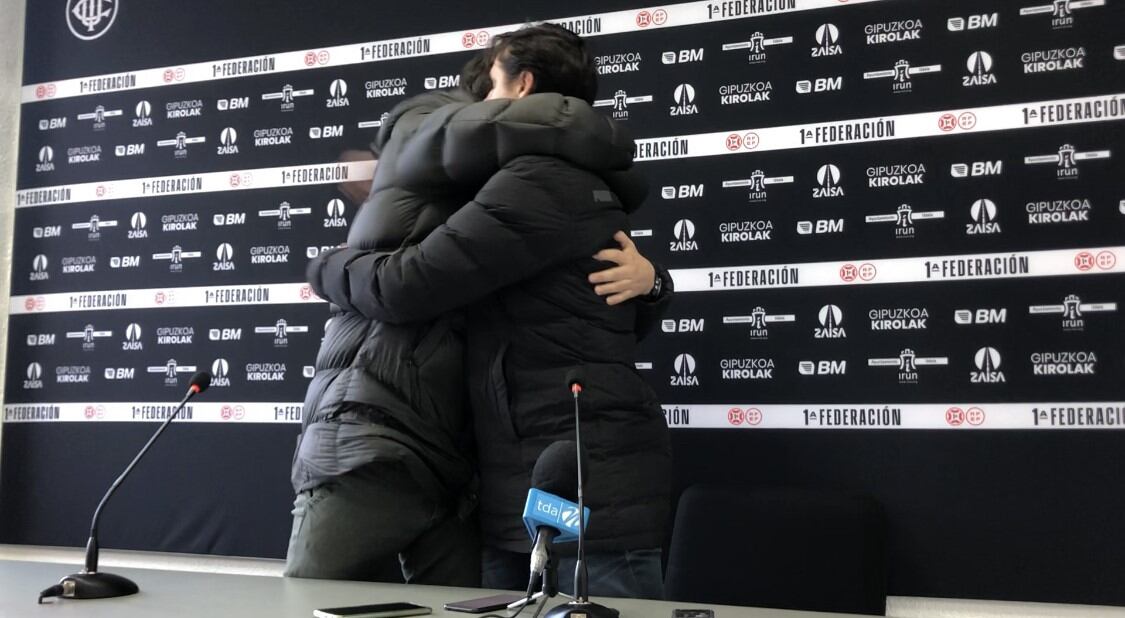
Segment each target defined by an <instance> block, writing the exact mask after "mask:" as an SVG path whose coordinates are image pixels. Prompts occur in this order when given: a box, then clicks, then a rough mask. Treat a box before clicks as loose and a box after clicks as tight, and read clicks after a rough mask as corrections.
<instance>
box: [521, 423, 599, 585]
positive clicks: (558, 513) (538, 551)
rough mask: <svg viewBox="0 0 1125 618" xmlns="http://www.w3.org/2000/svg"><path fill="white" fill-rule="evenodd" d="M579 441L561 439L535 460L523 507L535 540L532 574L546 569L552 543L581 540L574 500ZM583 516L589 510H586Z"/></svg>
mask: <svg viewBox="0 0 1125 618" xmlns="http://www.w3.org/2000/svg"><path fill="white" fill-rule="evenodd" d="M576 448H577V444H576V443H575V442H574V441H573V440H560V441H558V442H554V443H552V444H551V445H550V446H548V447H547V448H546V449H545V450H544V451H543V452H542V453H541V454H540V455H539V459H538V460H536V462H535V468H534V469H532V471H531V489H530V490H528V492H527V502H526V503H525V504H524V509H523V523H524V526H526V527H527V532H528V534H529V535H530V536H531V538H532V539H534V540H535V544H534V545H533V547H532V550H531V575H532V577H535V576H536V575H539V574H541V573H542V572H543V570H544V569H545V568H546V566H547V563H548V560H549V559H550V547H551V545H552V543H567V542H572V541H576V540H578V526H579V518H578V512H579V508H578V505H577V504H575V500H576V499H577V498H576V496H577V494H576V493H575V487H576V485H575V479H577V478H578V474H579V471H578V460H577V459H576V458H575V457H574V451H575V449H576ZM583 514H584V517H583V518H584V519H587V520H588V519H589V518H590V510H589V509H584V510H583Z"/></svg>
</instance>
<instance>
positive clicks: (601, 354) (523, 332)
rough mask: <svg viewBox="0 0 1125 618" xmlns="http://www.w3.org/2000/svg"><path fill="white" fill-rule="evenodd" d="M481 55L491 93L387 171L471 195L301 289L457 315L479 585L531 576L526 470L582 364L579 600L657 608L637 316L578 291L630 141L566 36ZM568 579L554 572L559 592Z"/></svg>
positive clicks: (434, 119)
mask: <svg viewBox="0 0 1125 618" xmlns="http://www.w3.org/2000/svg"><path fill="white" fill-rule="evenodd" d="M492 51H493V56H494V61H495V63H494V65H493V67H492V71H491V76H492V80H493V90H492V92H491V94H490V98H492V99H494V100H489V101H484V102H480V103H475V104H451V105H447V106H445V107H443V108H442V109H440V110H437V111H436V112H434V113H432V114H430V115H429V116H428V117H427V118H426V119H425V121H423V122H422V124H421V126H420V127H419V128H418V130H417V131H415V132H414V134H413V135H412V136H411V138H410V139H409V140H407V143H406V144H405V145H404V147H403V150H402V151H401V155H400V158H399V161H398V164H397V165H398V170H397V171H398V172H399V173H398V180H399V181H400V182H401V183H403V186H405V187H421V186H430V187H433V186H435V185H440V186H446V185H449V186H453V187H474V188H480V189H479V191H478V192H477V193H476V196H475V198H474V199H473V200H472V201H471V202H469V203H468V204H466V205H465V206H463V207H462V208H461V209H460V210H458V211H457V212H456V213H455V214H453V215H452V216H451V217H450V218H449V220H448V221H447V222H446V223H445V224H444V225H441V226H438V227H437V228H436V229H435V230H434V231H433V232H431V233H430V234H429V235H428V236H427V237H426V238H425V240H423V241H422V242H421V243H420V244H418V245H414V246H409V247H404V248H402V249H399V250H397V251H395V252H394V253H391V254H389V255H388V254H385V253H381V252H374V251H367V250H364V249H362V248H360V247H348V248H347V249H341V250H339V251H336V252H333V253H332V254H330V255H329V256H327V257H326V258H325V259H324V263H323V264H322V265H321V268H320V269H319V270H318V271H317V272H310V275H311V276H310V282H311V283H312V284H313V286H314V289H316V290H317V293H318V294H321V295H322V296H324V297H325V298H327V299H329V300H331V301H332V302H334V303H336V304H339V305H340V306H342V307H344V308H346V309H347V310H348V311H354V312H356V313H360V314H362V315H364V316H367V317H370V318H373V319H377V320H380V321H381V322H385V323H392V324H414V323H417V322H419V321H423V322H424V321H426V320H431V319H433V318H435V317H437V316H441V315H444V314H446V313H447V312H449V311H451V310H454V309H458V308H465V309H464V315H465V317H466V337H467V342H466V346H467V347H466V371H467V374H468V380H469V397H470V403H471V406H472V411H473V416H474V427H475V433H476V440H477V459H478V461H479V465H480V476H481V493H480V495H481V502H480V511H481V513H480V518H481V527H482V530H483V534H484V546H485V547H484V551H485V554H484V572H483V575H484V585H485V586H486V587H491V588H507V589H522V588H523V586H524V584H525V582H526V581H527V565H528V562H527V549H528V546H529V543H528V539H527V533H526V531H525V530H524V529H523V526H522V522H521V513H522V509H523V501H524V497H525V496H526V495H527V490H528V488H529V485H530V475H531V470H532V467H533V465H534V463H535V461H536V459H537V457H538V456H539V454H540V453H541V452H542V451H543V450H544V449H545V448H546V447H547V446H548V445H549V444H551V443H552V442H554V441H556V440H562V439H568V438H572V437H573V435H574V417H573V407H572V405H573V403H572V400H571V395H570V392H569V391H568V389H567V388H566V384H565V381H564V377H565V376H566V374H567V373H568V371H569V370H571V369H572V368H575V367H584V368H585V374H586V384H585V390H584V391H583V397H582V405H583V411H582V423H583V427H582V436H583V441H584V445H585V448H586V452H587V455H588V457H589V462H590V466H589V467H590V470H589V482H588V484H587V487H586V495H587V504H588V505H589V506H590V508H591V516H590V525H589V528H588V536H587V539H588V545H587V548H588V552H589V554H588V564H589V567H590V584H591V590H590V593H591V594H594V595H602V596H634V597H650V598H659V597H660V596H661V592H662V584H661V580H662V578H661V575H660V569H661V567H660V550H659V548H660V547H661V545H662V543H663V541H664V537H665V528H666V524H667V519H668V509H669V493H670V484H671V452H670V446H669V439H668V428H667V425H666V423H665V421H664V417H663V414H662V412H661V408H660V405H659V403H658V401H657V399H656V396H655V394H654V392H653V391H652V389H651V388H650V387H649V386H648V385H647V384H646V383H645V381H644V379H643V378H642V377H641V376H640V375H639V374H638V372H637V371H636V369H635V368H634V366H633V363H634V351H635V345H636V341H637V335H638V333H637V328H638V327H637V317H638V310H639V309H643V307H642V306H640V305H638V304H637V303H636V302H629V303H623V302H620V301H623V300H625V299H626V298H628V296H630V295H632V294H633V293H625V292H622V291H621V290H623V289H624V287H622V286H618V285H616V284H609V285H608V287H603V286H605V285H606V284H603V286H599V287H598V288H596V289H595V290H592V289H591V287H590V284H589V281H590V280H591V279H592V278H596V275H592V273H595V272H596V271H598V270H599V269H601V268H602V267H603V266H604V264H603V263H602V262H600V261H599V260H598V259H595V254H596V255H597V256H598V257H603V258H604V257H605V256H607V255H609V254H607V253H605V251H606V250H607V249H609V247H611V246H612V240H611V239H612V237H613V235H614V232H615V231H618V230H623V229H627V225H628V214H629V213H630V212H632V211H633V210H635V209H636V208H637V207H638V206H639V205H640V203H641V201H643V199H644V197H645V185H644V183H643V181H642V180H641V179H640V178H639V177H638V176H637V175H635V174H634V173H633V172H631V171H629V168H630V166H631V165H632V153H633V143H632V140H631V139H630V138H629V137H628V136H627V135H626V134H625V132H624V130H622V128H621V127H620V126H618V125H617V124H615V123H613V122H612V121H610V120H608V119H606V118H605V117H604V116H602V115H600V114H598V113H597V112H595V111H594V110H593V109H592V107H591V106H590V102H591V101H592V100H593V96H594V92H595V90H596V73H595V71H594V67H593V64H592V62H591V61H590V57H589V55H588V54H587V52H586V50H585V47H584V44H583V43H582V41H581V39H579V38H578V37H577V36H576V35H573V33H570V32H569V31H566V30H564V29H562V28H560V27H557V26H552V25H549V24H543V25H540V26H534V27H529V28H525V29H523V30H520V31H516V32H514V33H509V34H507V35H501V36H499V37H496V42H495V44H494V47H493V49H492ZM564 95H577V98H576V97H575V96H564ZM501 97H503V98H501ZM661 281H662V282H663V285H664V286H666V287H667V286H668V285H669V284H670V281H668V280H667V278H666V277H664V278H662V279H661ZM654 283H655V282H654ZM650 287H654V286H645V291H647V289H648V288H650ZM599 294H600V295H609V298H610V301H609V302H607V301H606V300H605V299H603V298H600V297H599ZM569 572H570V573H568V565H567V564H566V563H565V562H564V563H563V565H562V566H561V567H560V570H559V573H560V580H561V581H560V586H563V587H564V589H565V586H566V585H567V582H566V579H567V577H568V576H569V575H570V574H571V573H573V569H569Z"/></svg>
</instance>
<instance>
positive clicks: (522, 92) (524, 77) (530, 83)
mask: <svg viewBox="0 0 1125 618" xmlns="http://www.w3.org/2000/svg"><path fill="white" fill-rule="evenodd" d="M533 92H535V76H534V75H532V74H531V71H522V72H520V76H519V82H518V88H517V90H516V98H523V97H526V96H527V95H529V94H531V93H533Z"/></svg>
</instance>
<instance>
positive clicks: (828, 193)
mask: <svg viewBox="0 0 1125 618" xmlns="http://www.w3.org/2000/svg"><path fill="white" fill-rule="evenodd" d="M498 4H499V3H498ZM518 5H519V6H518V7H516V6H510V7H508V8H502V7H498V6H491V5H487V4H484V5H482V4H479V3H460V2H456V3H453V2H450V3H437V2H432V1H426V0H419V1H415V2H409V3H386V2H383V3H371V2H315V3H309V2H296V1H293V0H284V1H272V2H269V3H252V2H242V3H229V2H219V1H217V0H200V1H197V2H192V3H183V2H168V1H152V0H149V1H146V2H140V1H137V0H114V1H111V0H69V1H67V0H49V1H43V2H34V3H30V6H29V7H28V16H27V24H28V29H27V43H26V65H25V69H24V70H25V74H24V84H25V85H24V87H23V93H22V100H23V102H24V103H23V112H22V125H21V140H20V157H19V186H18V195H17V212H16V223H15V237H14V238H13V239H12V242H13V243H14V245H15V257H14V260H13V272H12V300H11V307H10V314H11V315H10V318H9V321H8V328H9V330H10V336H9V341H10V343H9V347H8V350H7V354H8V362H7V371H8V375H7V383H8V388H7V392H6V394H5V409H4V414H5V416H4V418H5V431H4V436H3V439H4V441H5V442H4V445H3V450H2V453H3V462H2V463H3V466H2V474H3V477H2V486H0V490H2V492H3V494H2V503H3V505H4V507H3V510H2V512H0V541H2V542H8V543H33V544H49V545H81V544H82V543H83V541H84V536H85V523H86V517H87V516H88V514H89V512H90V511H91V510H92V508H93V507H94V505H95V504H96V502H97V499H98V498H99V497H100V494H101V492H102V491H103V490H104V488H105V486H106V485H107V483H108V482H109V481H110V480H111V479H112V478H113V476H114V475H115V474H116V473H117V471H118V470H120V468H121V467H122V466H123V465H124V464H125V463H126V462H127V461H128V460H129V458H131V457H132V455H133V453H134V452H135V450H136V448H137V447H138V446H139V445H140V444H141V443H142V441H143V439H144V438H145V437H146V436H147V435H148V433H149V432H151V431H152V429H153V428H154V423H156V422H157V421H161V420H163V419H164V418H166V416H167V415H168V414H169V413H170V411H171V409H172V402H174V401H175V400H177V399H178V398H179V397H180V395H181V393H182V392H183V390H184V389H185V387H186V383H187V378H188V377H189V376H190V375H191V373H192V372H194V371H196V370H198V369H206V370H209V371H211V372H212V373H213V374H214V376H215V380H214V382H213V388H212V390H211V391H209V392H208V393H206V394H205V396H203V397H201V398H200V399H199V400H198V401H197V402H195V403H193V404H192V405H190V406H189V407H188V409H187V410H186V411H185V412H184V414H183V416H182V420H181V421H179V422H178V423H179V424H178V425H177V426H176V427H175V428H174V429H173V431H171V432H169V433H168V434H167V435H165V436H164V439H163V441H162V442H161V443H160V444H159V445H157V447H156V449H155V450H154V451H153V452H152V453H151V455H150V456H149V459H148V461H146V462H145V465H142V466H141V467H140V468H139V469H138V470H137V472H136V474H135V475H134V476H133V477H132V478H131V479H130V481H129V483H128V484H127V485H126V486H124V487H123V488H122V490H121V492H120V493H119V494H118V498H117V501H116V502H115V503H113V504H111V505H110V506H109V508H108V509H107V511H106V513H105V516H104V517H103V520H102V543H103V545H105V546H109V547H118V548H133V549H155V550H166V551H179V552H201V553H217V554H233V555H259V556H271V557H280V556H282V555H283V554H284V550H285V544H286V539H287V535H288V526H289V522H290V520H289V513H288V508H289V504H290V500H291V497H292V496H291V490H290V488H289V485H288V480H287V479H288V467H289V463H290V459H291V455H292V447H293V444H294V438H295V436H296V434H297V432H298V429H299V420H300V417H301V405H300V401H301V400H302V398H303V395H304V390H305V388H306V385H307V384H308V379H309V377H310V375H311V371H312V367H311V365H312V363H313V359H314V356H315V353H316V350H317V346H318V345H319V343H320V340H321V338H322V336H323V334H324V330H325V327H326V321H327V320H328V318H329V314H328V309H327V306H326V305H325V304H324V303H322V302H320V301H318V299H317V298H315V297H314V296H313V295H312V294H311V293H310V290H309V288H308V287H307V286H306V285H305V284H304V282H303V280H302V275H303V272H304V268H305V265H306V264H307V263H308V261H309V259H311V258H313V257H315V256H316V255H317V254H318V253H319V252H320V251H323V250H324V249H326V248H328V247H331V246H334V245H336V244H338V243H340V242H341V241H343V239H344V238H345V236H346V233H347V226H348V224H349V222H350V221H351V220H352V218H353V216H354V215H355V212H356V208H357V204H356V203H353V202H351V201H349V200H348V199H347V197H346V196H345V194H344V193H342V192H341V191H340V190H339V188H338V185H339V184H340V183H343V182H351V181H361V180H364V179H368V178H370V177H371V175H372V172H373V167H374V165H373V164H372V163H370V162H362V161H361V162H343V163H341V162H340V161H341V158H342V156H343V155H344V153H345V151H347V150H349V149H363V148H365V147H366V144H367V143H369V142H370V140H371V139H372V136H373V135H374V134H375V132H376V131H377V130H378V127H379V126H380V123H381V121H382V119H383V118H384V114H386V112H387V111H388V110H390V109H391V107H392V106H394V105H395V104H396V103H397V102H399V101H401V100H403V99H404V98H406V97H409V96H411V95H415V94H418V93H420V92H424V91H426V90H428V89H432V88H445V87H450V86H454V85H456V84H457V74H458V71H459V68H460V67H461V66H462V65H463V64H464V62H465V61H466V60H467V59H468V58H469V57H470V55H471V54H472V53H475V52H476V51H477V50H480V49H482V48H484V47H486V46H488V44H489V41H490V39H491V37H493V36H495V35H496V34H498V33H501V32H504V31H506V30H510V29H512V28H513V27H515V26H517V25H518V24H520V23H522V22H524V21H525V20H541V19H551V20H555V21H557V23H561V24H563V25H565V26H567V27H569V28H571V29H573V30H575V31H576V32H579V33H581V34H583V35H585V36H587V37H588V38H587V40H588V42H589V44H590V46H591V47H592V48H593V50H594V51H595V53H596V55H597V64H598V71H599V74H600V83H599V87H600V92H599V99H598V101H597V102H596V106H597V107H598V108H599V109H600V110H601V111H603V112H604V113H605V114H606V115H607V116H610V117H612V118H614V119H616V120H619V121H620V122H622V123H624V124H626V125H628V127H629V128H630V129H631V130H632V131H633V132H634V134H635V136H636V137H637V138H638V140H637V144H636V160H637V161H638V162H639V163H638V165H639V168H640V170H641V171H642V172H643V173H644V174H645V175H646V176H647V177H648V179H649V184H650V188H651V197H650V198H649V200H648V202H647V203H646V205H645V207H644V208H643V209H642V210H641V211H640V212H639V213H638V214H637V215H636V216H635V218H634V220H633V226H634V228H633V230H632V236H633V238H634V239H635V240H636V242H637V244H638V245H639V247H640V249H641V251H642V252H644V253H645V254H646V255H648V256H649V257H650V258H651V259H653V260H655V261H659V262H662V263H664V264H667V265H668V266H669V267H670V268H671V269H672V272H673V276H674V278H675V281H676V287H677V290H678V295H677V299H676V301H675V303H674V305H673V307H672V309H671V312H670V313H669V315H668V316H667V319H666V320H664V321H663V323H662V324H661V326H660V329H659V332H656V333H654V334H653V335H652V336H651V337H649V338H648V339H647V340H646V341H645V342H644V344H643V346H642V348H641V354H640V357H639V358H638V363H637V369H638V371H640V372H641V373H642V374H643V375H644V376H646V377H647V378H648V379H649V381H650V382H651V384H652V385H653V387H654V388H655V389H656V391H657V392H658V393H659V395H660V397H661V400H662V401H663V402H665V403H664V410H665V414H666V416H667V420H668V424H669V425H670V426H671V427H672V429H673V430H674V431H673V434H672V435H673V443H674V447H675V456H676V476H675V478H674V479H669V483H670V484H672V485H673V486H675V487H676V488H682V487H684V486H685V485H687V484H690V483H696V482H708V481H722V482H742V483H747V484H751V485H760V486H771V485H796V486H804V487H842V488H845V489H850V490H856V491H863V492H867V493H870V494H872V495H874V496H875V497H876V498H877V499H878V500H879V501H880V502H881V503H882V504H883V505H884V506H885V508H886V510H887V513H888V522H889V527H890V543H891V556H890V565H891V567H890V573H889V576H890V582H889V585H890V593H891V594H894V595H920V596H950V597H973V598H998V599H1022V600H1043V601H1071V602H1088V603H1108V604H1125V585H1123V584H1125V581H1123V574H1125V552H1121V551H1120V548H1121V547H1123V546H1125V528H1123V527H1122V526H1121V524H1120V519H1121V518H1120V515H1121V513H1122V510H1123V508H1125V501H1123V499H1122V492H1121V491H1120V488H1121V483H1122V480H1123V479H1122V470H1123V466H1122V463H1123V461H1122V460H1123V456H1122V453H1123V452H1125V449H1123V446H1125V440H1123V435H1122V433H1121V432H1120V431H1119V430H1120V429H1121V428H1122V426H1123V423H1125V386H1123V380H1122V377H1123V375H1122V370H1123V361H1125V358H1123V352H1122V327H1121V324H1122V320H1121V312H1122V311H1123V310H1125V308H1122V307H1119V304H1120V303H1121V302H1123V301H1125V298H1123V294H1125V286H1122V282H1123V281H1122V276H1121V274H1122V272H1125V233H1123V231H1125V188H1123V187H1122V184H1121V176H1122V169H1123V168H1122V161H1123V159H1125V124H1123V123H1122V122H1121V121H1122V120H1123V119H1125V100H1123V99H1122V93H1123V92H1125V34H1122V32H1121V25H1122V24H1123V23H1125V2H1123V1H1120V0H1069V1H1068V0H1057V1H1054V2H1052V1H1050V0H1011V1H1004V2H1001V1H999V0H958V1H943V2H936V1H935V2H919V1H909V0H850V1H847V0H752V1H751V0H741V1H717V2H688V3H682V4H670V5H665V6H644V5H641V4H640V3H637V2H624V1H617V2H593V1H591V0H580V1H575V2H568V3H558V4H556V3H548V2H542V1H538V2H522V3H518ZM434 293H435V294H440V293H441V291H440V290H435V291H434ZM560 386H561V385H560ZM591 525H594V526H596V525H597V514H596V513H595V514H594V515H593V517H592V518H591ZM730 533H731V534H753V533H754V530H753V527H752V525H749V524H748V527H747V528H746V529H743V530H731V531H730ZM728 558H735V557H728ZM810 559H815V557H810Z"/></svg>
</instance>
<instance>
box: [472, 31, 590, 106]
mask: <svg viewBox="0 0 1125 618" xmlns="http://www.w3.org/2000/svg"><path fill="white" fill-rule="evenodd" d="M491 56H492V58H495V59H496V60H498V61H499V63H500V68H501V69H502V70H503V71H504V73H505V74H506V75H507V76H508V78H509V79H517V78H518V77H519V75H520V73H522V72H524V71H528V72H529V73H531V75H532V76H533V77H534V78H535V84H534V86H533V88H532V92H557V93H559V94H561V95H564V96H568V97H576V98H579V99H582V100H584V101H586V102H587V103H590V104H591V105H592V104H593V103H594V97H595V95H596V94H597V92H598V72H597V69H596V68H595V67H594V59H593V58H591V57H590V54H589V52H587V51H586V43H585V42H584V41H583V40H582V38H581V37H579V36H578V35H577V34H574V33H573V32H571V31H570V30H567V29H566V28H563V27H562V26H558V25H555V24H546V23H544V24H535V25H529V26H524V27H523V28H520V29H519V30H513V31H512V32H506V33H504V34H501V35H497V36H496V37H494V38H493V39H492V54H491Z"/></svg>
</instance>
